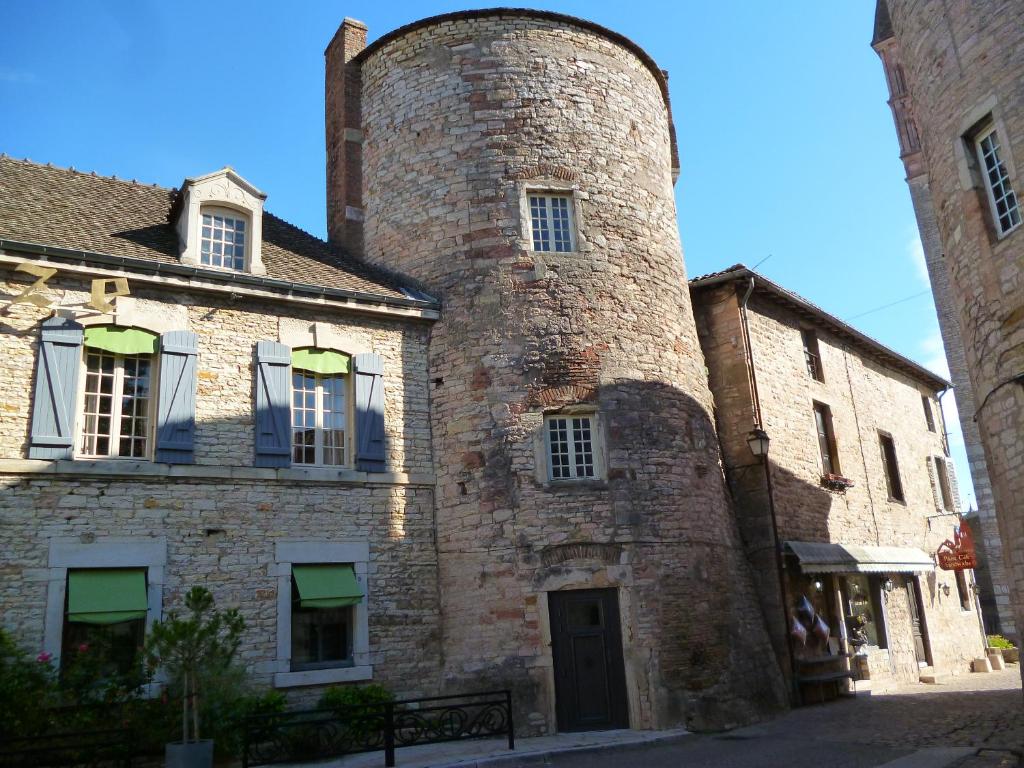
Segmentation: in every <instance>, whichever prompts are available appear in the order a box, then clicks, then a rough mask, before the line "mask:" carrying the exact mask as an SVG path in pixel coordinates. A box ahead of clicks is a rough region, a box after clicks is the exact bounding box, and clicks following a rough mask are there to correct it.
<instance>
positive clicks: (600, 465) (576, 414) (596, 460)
mask: <svg viewBox="0 0 1024 768" xmlns="http://www.w3.org/2000/svg"><path fill="white" fill-rule="evenodd" d="M553 419H565V420H566V421H568V422H569V424H568V425H567V428H568V432H569V434H568V449H569V454H568V455H569V471H570V476H569V477H555V476H554V466H553V465H552V462H551V458H552V453H551V427H550V424H551V421H552V420H553ZM573 419H589V420H590V454H591V461H592V465H593V468H594V474H593V475H577V474H576V447H575V440H574V439H573V427H572V420H573ZM542 428H543V432H544V464H545V466H546V477H547V481H548V482H549V483H579V482H594V481H595V480H603V479H604V441H603V440H602V434H601V423H600V421H599V419H598V414H597V412H596V411H574V410H567V411H555V412H552V413H546V414H544V421H543V427H542Z"/></svg>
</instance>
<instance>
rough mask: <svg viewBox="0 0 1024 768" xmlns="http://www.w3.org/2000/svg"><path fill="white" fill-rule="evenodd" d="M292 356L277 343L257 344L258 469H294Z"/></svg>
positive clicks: (283, 346) (289, 350)
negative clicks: (292, 458) (292, 461)
mask: <svg viewBox="0 0 1024 768" xmlns="http://www.w3.org/2000/svg"><path fill="white" fill-rule="evenodd" d="M291 378H292V352H291V349H289V348H288V347H287V346H286V345H284V344H278V343H277V342H276V341H260V342H257V344H256V466H257V467H288V466H291V452H292V441H291V433H292V430H291V410H292V409H291V400H292V395H291V391H292V382H291Z"/></svg>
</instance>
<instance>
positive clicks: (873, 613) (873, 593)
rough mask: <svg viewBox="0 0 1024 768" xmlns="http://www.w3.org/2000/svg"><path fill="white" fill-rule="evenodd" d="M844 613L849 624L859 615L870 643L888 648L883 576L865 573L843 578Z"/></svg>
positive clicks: (877, 646)
mask: <svg viewBox="0 0 1024 768" xmlns="http://www.w3.org/2000/svg"><path fill="white" fill-rule="evenodd" d="M842 591H843V601H844V605H843V614H844V618H845V619H846V623H847V626H849V625H850V624H851V622H852V621H853V620H855V619H857V618H858V617H860V622H859V623H862V624H863V627H864V634H865V635H867V639H868V645H871V646H875V647H876V648H888V647H889V640H888V635H887V632H886V626H885V614H884V613H883V612H882V578H881V576H875V575H870V576H869V575H868V574H863V573H856V574H848V575H846V576H844V577H843V580H842Z"/></svg>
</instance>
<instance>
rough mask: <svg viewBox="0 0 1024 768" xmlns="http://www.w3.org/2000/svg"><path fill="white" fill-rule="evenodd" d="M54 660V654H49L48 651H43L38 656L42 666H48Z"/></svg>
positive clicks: (37, 659)
mask: <svg viewBox="0 0 1024 768" xmlns="http://www.w3.org/2000/svg"><path fill="white" fill-rule="evenodd" d="M52 658H53V654H52V653H47V652H46V651H43V652H42V653H40V654H39V655H38V656H36V661H38V662H39V663H40V664H46V663H47V662H48V661H50V660H51V659H52Z"/></svg>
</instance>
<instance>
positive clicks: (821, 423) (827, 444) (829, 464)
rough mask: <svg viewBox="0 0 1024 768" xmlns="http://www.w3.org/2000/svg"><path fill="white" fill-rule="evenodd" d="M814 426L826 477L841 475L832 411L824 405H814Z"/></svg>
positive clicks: (822, 467)
mask: <svg viewBox="0 0 1024 768" xmlns="http://www.w3.org/2000/svg"><path fill="white" fill-rule="evenodd" d="M814 425H815V428H816V431H817V434H818V450H819V451H820V453H821V469H822V472H823V473H824V474H826V475H841V474H842V469H841V468H840V466H839V455H838V452H837V451H836V436H835V432H834V431H833V429H832V410H831V409H830V408H829V407H828V406H827V405H825V404H824V403H815V404H814Z"/></svg>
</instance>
